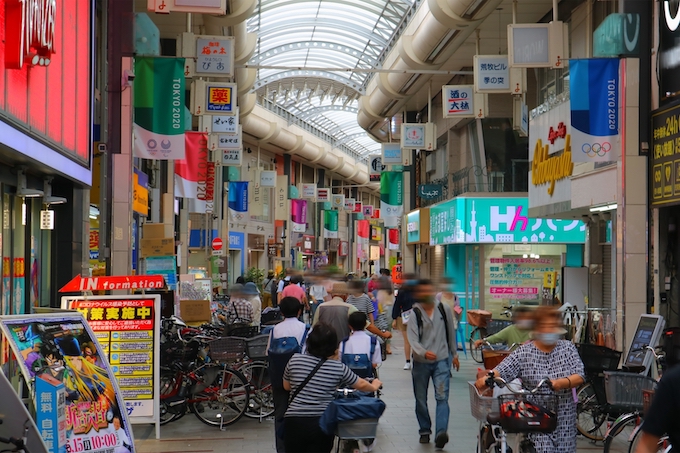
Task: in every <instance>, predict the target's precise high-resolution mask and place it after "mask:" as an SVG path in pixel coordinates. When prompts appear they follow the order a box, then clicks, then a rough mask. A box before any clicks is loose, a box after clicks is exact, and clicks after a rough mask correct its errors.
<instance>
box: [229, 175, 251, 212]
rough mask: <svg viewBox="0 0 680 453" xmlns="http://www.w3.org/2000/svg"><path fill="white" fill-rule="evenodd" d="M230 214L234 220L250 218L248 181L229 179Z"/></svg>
mask: <svg viewBox="0 0 680 453" xmlns="http://www.w3.org/2000/svg"><path fill="white" fill-rule="evenodd" d="M229 214H230V215H231V220H232V221H234V222H242V221H247V220H248V181H229Z"/></svg>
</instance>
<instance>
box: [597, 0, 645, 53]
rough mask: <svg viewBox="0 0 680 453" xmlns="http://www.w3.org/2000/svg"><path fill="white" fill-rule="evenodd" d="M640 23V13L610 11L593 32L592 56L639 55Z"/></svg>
mask: <svg viewBox="0 0 680 453" xmlns="http://www.w3.org/2000/svg"><path fill="white" fill-rule="evenodd" d="M626 9H628V8H626ZM641 23H642V20H641V18H640V14H636V13H630V12H628V13H612V14H610V15H608V16H607V17H605V18H604V20H603V21H602V23H601V24H600V25H599V26H598V27H597V29H595V32H594V33H593V56H594V57H610V58H619V57H621V56H624V55H625V56H639V55H640V25H641Z"/></svg>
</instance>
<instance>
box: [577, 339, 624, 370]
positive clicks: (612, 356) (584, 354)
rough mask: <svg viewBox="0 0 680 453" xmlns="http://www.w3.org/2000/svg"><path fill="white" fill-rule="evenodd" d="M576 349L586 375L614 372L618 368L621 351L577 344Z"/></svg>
mask: <svg viewBox="0 0 680 453" xmlns="http://www.w3.org/2000/svg"><path fill="white" fill-rule="evenodd" d="M576 349H577V350H578V354H579V355H580V356H581V361H582V362H583V367H584V369H585V371H586V373H588V374H596V373H602V372H603V371H615V370H616V369H617V368H618V367H619V361H620V360H621V351H615V350H613V349H609V348H607V347H604V346H597V345H594V344H585V343H582V344H577V345H576Z"/></svg>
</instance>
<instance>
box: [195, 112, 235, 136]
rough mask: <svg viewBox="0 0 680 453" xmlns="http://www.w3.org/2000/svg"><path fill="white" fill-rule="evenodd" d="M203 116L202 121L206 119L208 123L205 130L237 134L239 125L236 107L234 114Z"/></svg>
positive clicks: (215, 132)
mask: <svg viewBox="0 0 680 453" xmlns="http://www.w3.org/2000/svg"><path fill="white" fill-rule="evenodd" d="M203 118H204V121H208V122H209V125H210V126H209V127H208V128H207V129H208V130H206V131H205V132H212V133H214V134H230V135H234V134H238V133H239V131H240V129H241V127H240V126H239V109H238V107H237V108H236V109H235V114H234V115H204V116H203ZM203 124H206V123H203Z"/></svg>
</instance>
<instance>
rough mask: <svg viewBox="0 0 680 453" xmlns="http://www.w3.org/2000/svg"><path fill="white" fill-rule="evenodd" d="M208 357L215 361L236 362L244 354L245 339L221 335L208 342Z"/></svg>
mask: <svg viewBox="0 0 680 453" xmlns="http://www.w3.org/2000/svg"><path fill="white" fill-rule="evenodd" d="M209 347H210V358H211V359H212V360H213V361H215V362H236V361H239V360H241V359H243V357H245V355H246V339H245V338H241V337H223V338H218V339H217V340H213V341H211V342H210V343H209Z"/></svg>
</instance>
